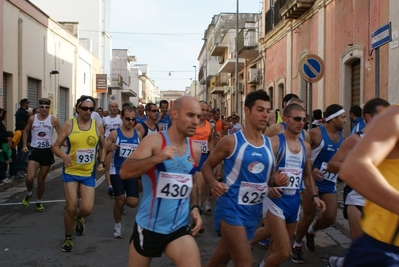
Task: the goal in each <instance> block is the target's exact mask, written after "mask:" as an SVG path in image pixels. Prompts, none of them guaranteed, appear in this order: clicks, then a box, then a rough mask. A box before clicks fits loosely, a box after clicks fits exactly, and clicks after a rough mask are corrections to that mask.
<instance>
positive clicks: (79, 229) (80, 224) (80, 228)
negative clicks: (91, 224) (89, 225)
mask: <svg viewBox="0 0 399 267" xmlns="http://www.w3.org/2000/svg"><path fill="white" fill-rule="evenodd" d="M75 223H76V224H75V233H76V235H77V236H82V235H83V234H84V232H85V219H84V218H80V219H78V214H76V216H75Z"/></svg>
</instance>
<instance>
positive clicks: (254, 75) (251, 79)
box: [248, 68, 259, 83]
mask: <svg viewBox="0 0 399 267" xmlns="http://www.w3.org/2000/svg"><path fill="white" fill-rule="evenodd" d="M258 82H259V81H258V69H253V68H252V69H249V70H248V83H258Z"/></svg>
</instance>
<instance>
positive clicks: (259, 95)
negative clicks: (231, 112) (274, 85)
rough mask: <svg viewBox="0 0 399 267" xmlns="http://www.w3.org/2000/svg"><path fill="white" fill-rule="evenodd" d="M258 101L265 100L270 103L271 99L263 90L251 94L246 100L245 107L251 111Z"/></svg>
mask: <svg viewBox="0 0 399 267" xmlns="http://www.w3.org/2000/svg"><path fill="white" fill-rule="evenodd" d="M256 100H263V101H266V102H270V97H269V96H268V95H267V93H266V92H265V91H263V90H257V91H254V92H250V93H249V94H248V95H247V97H246V98H245V106H246V107H248V108H249V109H252V107H253V106H254V105H255V101H256Z"/></svg>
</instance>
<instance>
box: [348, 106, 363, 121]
mask: <svg viewBox="0 0 399 267" xmlns="http://www.w3.org/2000/svg"><path fill="white" fill-rule="evenodd" d="M349 113H352V114H353V115H355V116H356V118H359V117H361V116H362V108H361V107H360V106H358V105H354V106H351V108H350V109H349Z"/></svg>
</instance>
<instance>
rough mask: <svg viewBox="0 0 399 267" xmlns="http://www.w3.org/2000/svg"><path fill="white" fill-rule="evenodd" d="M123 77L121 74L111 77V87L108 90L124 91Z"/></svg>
mask: <svg viewBox="0 0 399 267" xmlns="http://www.w3.org/2000/svg"><path fill="white" fill-rule="evenodd" d="M123 84H124V82H123V77H122V76H121V75H119V74H112V75H111V85H109V86H108V90H121V89H123Z"/></svg>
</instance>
